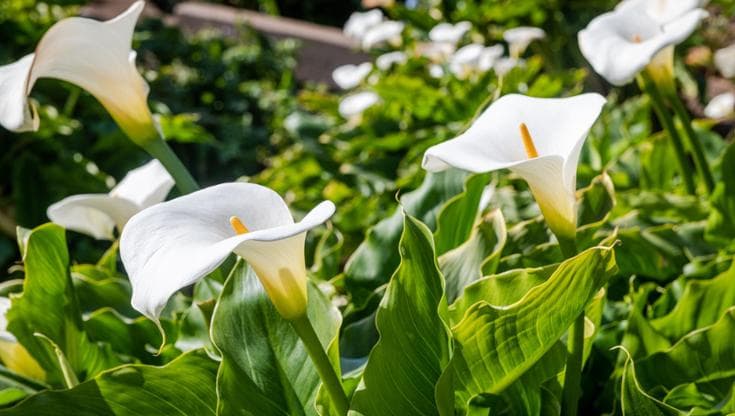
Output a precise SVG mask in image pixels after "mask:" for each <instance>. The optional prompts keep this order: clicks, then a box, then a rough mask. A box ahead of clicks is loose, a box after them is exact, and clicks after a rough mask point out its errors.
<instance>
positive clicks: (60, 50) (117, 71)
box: [0, 1, 158, 144]
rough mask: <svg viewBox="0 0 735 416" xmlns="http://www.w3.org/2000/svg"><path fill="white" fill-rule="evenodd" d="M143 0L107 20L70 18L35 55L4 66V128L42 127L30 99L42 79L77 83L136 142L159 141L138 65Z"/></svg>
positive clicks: (0, 104) (0, 117)
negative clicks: (135, 40) (134, 46)
mask: <svg viewBox="0 0 735 416" xmlns="http://www.w3.org/2000/svg"><path fill="white" fill-rule="evenodd" d="M143 6H144V3H143V1H138V2H135V3H133V5H132V6H130V7H129V8H128V9H127V10H126V11H125V12H123V13H122V14H120V15H119V16H117V17H115V18H114V19H112V20H108V21H106V22H98V21H96V20H92V19H86V18H82V17H70V18H67V19H63V20H61V21H59V22H58V23H56V24H55V25H53V26H52V27H51V28H50V29H49V30H48V32H46V34H44V36H43V38H41V41H40V42H39V43H38V46H37V47H36V51H35V53H32V54H30V55H26V56H25V57H23V58H21V59H20V60H19V61H17V62H15V63H12V64H9V65H5V66H2V67H0V124H2V125H3V126H4V127H5V128H7V129H8V130H13V131H28V130H37V129H38V123H39V121H38V116H37V115H36V111H35V108H33V104H32V103H30V102H29V101H28V95H29V94H30V93H31V90H32V89H33V85H34V84H35V82H36V80H38V79H39V78H56V79H60V80H63V81H67V82H70V83H72V84H75V85H78V86H79V87H81V88H83V89H85V90H86V91H88V92H89V93H90V94H92V95H93V96H94V97H95V98H97V100H99V102H100V103H102V105H103V106H104V107H105V109H107V111H108V112H109V113H110V115H111V116H112V118H113V119H114V120H115V122H117V124H118V125H119V126H120V128H121V129H122V130H123V131H124V132H125V133H126V134H127V135H128V136H129V137H130V138H131V139H132V140H133V141H135V142H136V143H139V144H140V143H145V142H147V141H148V140H151V139H154V138H157V137H158V134H157V132H156V129H155V124H154V122H153V118H152V116H151V112H150V110H149V108H148V103H147V97H148V85H147V84H146V82H145V81H144V80H143V78H142V77H141V76H140V74H139V73H138V71H137V69H136V67H135V52H133V51H132V50H131V49H130V48H131V42H132V37H133V30H134V28H135V22H136V21H137V20H138V16H139V15H140V13H141V11H142V10H143Z"/></svg>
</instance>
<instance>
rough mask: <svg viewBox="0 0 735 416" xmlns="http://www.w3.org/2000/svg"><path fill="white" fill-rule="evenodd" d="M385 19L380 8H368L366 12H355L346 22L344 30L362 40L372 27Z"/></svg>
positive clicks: (346, 33) (352, 36) (345, 32)
mask: <svg viewBox="0 0 735 416" xmlns="http://www.w3.org/2000/svg"><path fill="white" fill-rule="evenodd" d="M382 21H383V12H381V11H380V9H373V10H368V11H366V12H354V13H352V14H351V15H350V17H349V18H348V19H347V22H345V25H344V28H343V29H342V32H343V33H344V34H345V35H347V36H349V37H351V38H353V39H355V40H359V41H362V38H363V36H365V33H367V31H368V30H370V28H372V27H373V26H375V25H377V24H378V23H380V22H382Z"/></svg>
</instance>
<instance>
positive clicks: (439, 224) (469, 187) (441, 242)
mask: <svg viewBox="0 0 735 416" xmlns="http://www.w3.org/2000/svg"><path fill="white" fill-rule="evenodd" d="M488 180H489V175H488V174H476V175H472V176H470V177H468V178H467V181H465V186H464V191H463V192H462V193H460V194H457V195H455V196H454V197H453V198H452V199H450V200H449V201H447V203H446V204H444V205H443V206H442V208H441V211H440V212H439V215H438V216H437V219H436V231H435V232H434V244H435V246H436V255H437V256H441V255H442V254H444V253H446V252H447V251H449V250H451V249H453V248H455V247H457V246H459V245H460V244H462V243H463V242H464V241H465V240H467V237H468V236H469V235H470V232H471V231H472V228H473V226H474V225H475V218H477V214H478V211H479V209H480V199H481V197H482V193H483V190H484V189H485V185H487V183H488Z"/></svg>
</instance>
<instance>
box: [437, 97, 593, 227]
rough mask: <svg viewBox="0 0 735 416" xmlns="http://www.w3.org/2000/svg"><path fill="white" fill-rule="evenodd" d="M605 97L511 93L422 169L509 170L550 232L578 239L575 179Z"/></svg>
mask: <svg viewBox="0 0 735 416" xmlns="http://www.w3.org/2000/svg"><path fill="white" fill-rule="evenodd" d="M604 104H605V98H604V97H602V96H601V95H599V94H582V95H578V96H575V97H569V98H532V97H526V96H523V95H517V94H511V95H506V96H504V97H501V98H500V99H498V100H497V101H496V102H494V103H493V104H492V105H491V106H490V107H488V108H487V109H486V110H485V111H484V112H483V113H482V114H481V115H480V117H478V118H477V120H476V121H475V122H474V123H473V124H472V125H471V126H470V128H469V129H467V131H465V132H464V133H462V134H461V135H459V136H458V137H456V138H454V139H451V140H448V141H446V142H444V143H440V144H438V145H435V146H432V147H431V148H429V149H428V150H427V151H426V153H425V154H424V160H423V167H424V169H426V170H429V171H441V170H445V169H448V168H450V167H455V168H459V169H462V170H467V171H470V172H476V173H480V172H490V171H494V170H499V169H509V170H511V171H512V172H514V173H516V174H518V175H519V176H521V177H522V178H523V179H524V180H525V181H526V182H527V183H528V186H529V188H530V189H531V192H532V193H533V196H534V198H535V199H536V202H537V203H538V205H539V208H540V209H541V212H542V213H543V215H544V218H545V219H546V223H547V224H548V226H549V228H550V229H551V231H552V232H553V233H554V234H555V235H556V236H557V237H560V238H565V239H574V237H575V235H576V226H577V212H576V199H575V192H576V185H577V184H576V177H577V164H578V162H579V154H580V152H581V150H582V145H583V144H584V141H585V139H586V138H587V133H588V132H589V129H590V128H591V127H592V124H593V123H594V122H595V120H597V117H598V116H599V115H600V112H601V111H602V107H603V105H604Z"/></svg>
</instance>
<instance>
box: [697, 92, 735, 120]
mask: <svg viewBox="0 0 735 416" xmlns="http://www.w3.org/2000/svg"><path fill="white" fill-rule="evenodd" d="M734 113H735V93H732V92H726V93H722V94H719V95H717V96H715V97H714V98H712V99H711V100H710V102H709V103H708V104H707V106H706V107H704V115H705V116H707V117H709V118H713V119H722V118H726V117H730V116H732V115H733V114H734Z"/></svg>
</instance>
